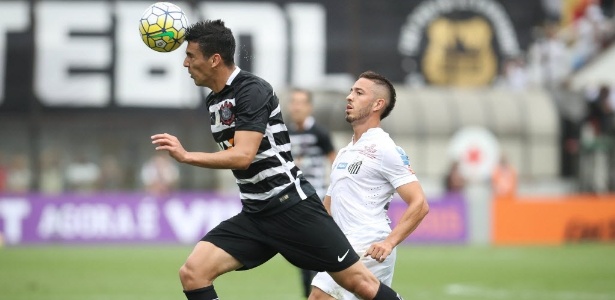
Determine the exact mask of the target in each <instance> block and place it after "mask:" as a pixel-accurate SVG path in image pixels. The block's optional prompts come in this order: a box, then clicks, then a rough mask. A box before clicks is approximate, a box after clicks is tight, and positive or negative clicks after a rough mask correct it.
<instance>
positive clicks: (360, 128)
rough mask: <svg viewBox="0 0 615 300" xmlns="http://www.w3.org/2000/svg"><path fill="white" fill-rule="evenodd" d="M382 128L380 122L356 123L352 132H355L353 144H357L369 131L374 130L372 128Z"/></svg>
mask: <svg viewBox="0 0 615 300" xmlns="http://www.w3.org/2000/svg"><path fill="white" fill-rule="evenodd" d="M378 127H380V120H373V119H372V120H367V121H366V122H364V123H355V124H352V131H353V133H354V134H353V135H352V142H353V144H355V143H356V142H357V141H358V140H359V139H360V138H361V136H363V134H364V133H366V132H367V131H368V130H370V129H372V128H378Z"/></svg>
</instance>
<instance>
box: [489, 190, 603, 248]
mask: <svg viewBox="0 0 615 300" xmlns="http://www.w3.org/2000/svg"><path fill="white" fill-rule="evenodd" d="M492 233H493V243H494V244H496V245H533V244H536V245H539V244H546V245H561V244H564V243H575V242H615V197H614V196H600V197H598V196H591V195H588V196H565V197H542V198H541V197H538V198H519V199H515V200H498V201H494V203H493V231H492Z"/></svg>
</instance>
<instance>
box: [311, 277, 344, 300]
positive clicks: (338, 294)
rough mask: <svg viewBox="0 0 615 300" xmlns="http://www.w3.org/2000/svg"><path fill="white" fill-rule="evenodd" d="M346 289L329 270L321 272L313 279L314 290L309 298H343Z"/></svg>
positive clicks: (320, 299) (326, 299)
mask: <svg viewBox="0 0 615 300" xmlns="http://www.w3.org/2000/svg"><path fill="white" fill-rule="evenodd" d="M345 291H346V290H344V289H343V288H342V287H341V286H340V285H339V284H337V282H335V280H333V278H331V275H329V274H328V273H327V272H320V273H317V274H316V276H314V279H313V280H312V291H311V292H310V295H309V297H308V300H333V299H343V297H342V296H343V294H344V292H345Z"/></svg>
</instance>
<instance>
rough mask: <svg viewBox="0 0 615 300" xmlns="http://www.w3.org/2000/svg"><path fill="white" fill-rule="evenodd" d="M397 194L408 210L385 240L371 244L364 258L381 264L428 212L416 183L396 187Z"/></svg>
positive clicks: (423, 196)
mask: <svg viewBox="0 0 615 300" xmlns="http://www.w3.org/2000/svg"><path fill="white" fill-rule="evenodd" d="M397 193H398V194H399V196H400V197H401V198H402V199H403V200H404V202H406V204H408V208H406V211H405V212H404V214H403V215H402V217H401V219H400V220H399V222H398V223H397V225H396V226H395V228H393V230H392V231H391V233H390V234H389V235H388V236H387V237H386V239H384V240H383V241H380V242H376V243H373V244H372V245H371V246H370V247H369V249H368V250H367V252H366V253H365V256H368V255H369V256H371V257H372V258H373V259H375V260H377V261H379V262H383V261H384V260H385V259H386V258H387V257H388V256H389V255H390V254H391V252H393V248H395V247H396V246H397V245H399V244H400V243H401V242H402V241H404V240H405V239H406V238H407V237H408V236H409V235H410V234H411V233H412V232H413V231H414V230H415V229H416V227H417V226H419V224H420V223H421V221H422V220H423V218H425V216H426V215H427V213H428V212H429V205H428V204H427V200H426V199H425V194H424V192H423V188H422V187H421V184H420V183H419V182H418V181H414V182H410V183H407V184H404V185H402V186H400V187H398V188H397Z"/></svg>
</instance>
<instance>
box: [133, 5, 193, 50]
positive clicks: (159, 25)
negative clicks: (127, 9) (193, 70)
mask: <svg viewBox="0 0 615 300" xmlns="http://www.w3.org/2000/svg"><path fill="white" fill-rule="evenodd" d="M187 27H188V19H186V15H185V14H184V12H183V11H182V9H181V8H179V6H177V5H175V4H173V3H169V2H156V3H154V4H152V5H150V7H148V8H147V9H146V10H145V12H143V15H142V16H141V20H140V21H139V32H140V33H141V39H142V40H143V42H144V43H145V45H147V46H148V47H149V48H150V49H153V50H156V51H158V52H171V51H173V50H175V49H177V48H179V46H180V45H181V44H182V43H183V42H184V37H185V36H186V28H187Z"/></svg>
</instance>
